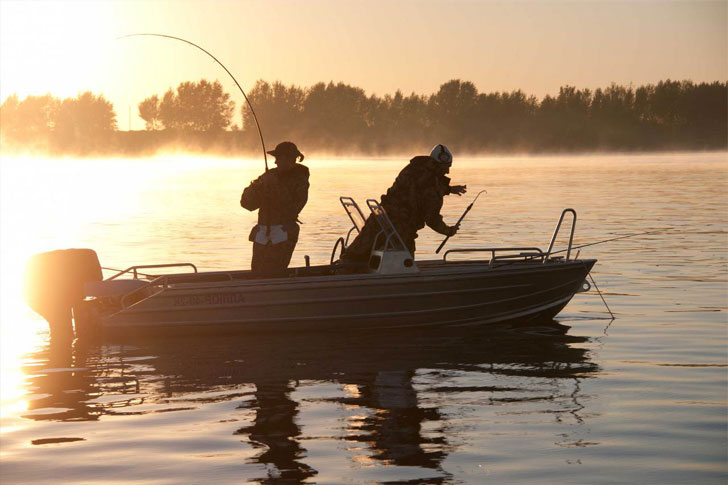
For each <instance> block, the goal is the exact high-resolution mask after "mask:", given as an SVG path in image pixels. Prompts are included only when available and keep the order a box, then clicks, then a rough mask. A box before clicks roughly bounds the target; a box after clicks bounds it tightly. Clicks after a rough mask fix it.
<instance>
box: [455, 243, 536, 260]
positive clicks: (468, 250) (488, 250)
mask: <svg viewBox="0 0 728 485" xmlns="http://www.w3.org/2000/svg"><path fill="white" fill-rule="evenodd" d="M496 251H532V252H531V253H523V252H522V253H520V254H514V255H511V256H510V257H518V256H520V257H523V259H524V260H525V259H527V258H529V257H531V258H542V259H545V258H544V257H545V256H546V254H545V253H544V252H543V251H541V249H539V248H536V247H522V248H519V247H516V248H458V249H448V250H447V251H445V254H443V255H442V260H443V261H445V262H447V255H448V254H450V253H491V259H490V262H491V263H492V262H493V261H495V260H496V258H497V257H496V255H495V253H496ZM503 258H504V257H503V256H501V259H503Z"/></svg>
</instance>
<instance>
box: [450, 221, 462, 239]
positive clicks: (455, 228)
mask: <svg viewBox="0 0 728 485" xmlns="http://www.w3.org/2000/svg"><path fill="white" fill-rule="evenodd" d="M458 229H460V224H455V225H454V226H450V229H449V230H448V233H447V237H452V236H454V235H455V234H457V232H458Z"/></svg>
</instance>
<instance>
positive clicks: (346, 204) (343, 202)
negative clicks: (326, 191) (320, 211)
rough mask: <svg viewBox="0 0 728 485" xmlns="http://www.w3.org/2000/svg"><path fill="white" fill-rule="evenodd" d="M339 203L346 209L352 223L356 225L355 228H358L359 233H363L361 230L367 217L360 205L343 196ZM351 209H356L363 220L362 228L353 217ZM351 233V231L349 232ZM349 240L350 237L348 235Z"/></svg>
mask: <svg viewBox="0 0 728 485" xmlns="http://www.w3.org/2000/svg"><path fill="white" fill-rule="evenodd" d="M339 202H341V205H342V206H343V207H344V211H346V215H347V216H349V219H351V223H352V224H354V227H355V228H356V231H357V232H361V230H362V229H363V228H364V226H363V224H364V223H365V222H366V220H367V219H366V217H364V213H363V212H362V211H361V209H360V208H359V204H357V203H356V201H355V200H354V199H353V198H351V197H346V196H341V197H339ZM350 207H353V208H354V209H356V212H357V213H358V214H359V217H361V220H362V227H359V224H357V222H356V220H355V219H354V217H353V216H352V215H351V214H352V213H351V211H350V210H349V208H350ZM349 232H351V229H350V230H349ZM347 239H348V235H347Z"/></svg>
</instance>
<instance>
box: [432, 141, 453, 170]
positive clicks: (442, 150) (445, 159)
mask: <svg viewBox="0 0 728 485" xmlns="http://www.w3.org/2000/svg"><path fill="white" fill-rule="evenodd" d="M430 157H432V158H434V159H435V160H437V161H438V162H440V163H446V164H448V165H452V153H451V152H450V150H448V149H447V147H446V146H445V145H435V148H433V149H432V151H431V152H430Z"/></svg>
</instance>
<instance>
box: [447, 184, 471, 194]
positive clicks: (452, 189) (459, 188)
mask: <svg viewBox="0 0 728 485" xmlns="http://www.w3.org/2000/svg"><path fill="white" fill-rule="evenodd" d="M467 191H468V186H467V185H450V186H449V187H448V188H447V193H448V194H455V195H463V194H464V193H465V192H467Z"/></svg>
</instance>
